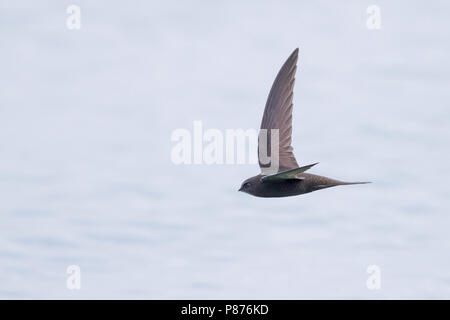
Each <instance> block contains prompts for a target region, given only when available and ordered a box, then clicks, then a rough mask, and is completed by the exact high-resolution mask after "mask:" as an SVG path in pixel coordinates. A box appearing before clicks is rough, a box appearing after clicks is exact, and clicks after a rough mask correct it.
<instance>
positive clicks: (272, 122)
mask: <svg viewBox="0 0 450 320" xmlns="http://www.w3.org/2000/svg"><path fill="white" fill-rule="evenodd" d="M297 59H298V48H297V49H295V50H294V52H293V53H292V54H291V55H290V56H289V58H288V59H287V60H286V62H285V63H284V65H283V66H282V67H281V70H280V71H279V72H278V75H277V77H276V78H275V81H274V83H273V85H272V88H271V89H270V93H269V97H268V98H267V102H266V107H265V109H264V115H263V118H262V121H261V129H266V130H267V131H266V130H260V135H261V133H262V132H264V134H265V133H266V132H267V139H263V141H264V140H265V141H264V142H262V141H261V139H260V141H259V144H258V159H259V166H260V167H261V171H262V172H263V173H264V172H265V169H267V168H269V167H270V163H268V164H265V163H264V161H262V159H261V150H264V151H262V152H265V153H263V154H265V155H268V156H269V157H270V156H271V129H278V130H279V131H278V133H279V168H278V172H281V171H286V170H290V169H294V168H298V164H297V161H296V160H295V156H294V152H293V149H292V146H291V135H292V107H293V104H292V98H293V90H294V82H295V71H296V70H297ZM262 144H263V145H262ZM264 148H265V149H264ZM265 150H267V151H265Z"/></svg>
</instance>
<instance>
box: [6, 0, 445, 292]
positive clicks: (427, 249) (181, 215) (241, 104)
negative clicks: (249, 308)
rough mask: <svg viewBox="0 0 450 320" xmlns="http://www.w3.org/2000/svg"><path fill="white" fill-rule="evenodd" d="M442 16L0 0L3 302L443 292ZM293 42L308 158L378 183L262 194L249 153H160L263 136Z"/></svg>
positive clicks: (363, 5) (300, 149)
mask: <svg viewBox="0 0 450 320" xmlns="http://www.w3.org/2000/svg"><path fill="white" fill-rule="evenodd" d="M71 4H75V5H78V6H79V7H80V9H81V29H80V30H76V29H74V30H70V29H68V28H67V26H66V20H67V18H68V17H69V14H68V13H67V12H66V10H67V7H68V6H69V5H71ZM373 4H375V5H377V6H378V7H379V8H380V13H381V29H379V30H371V29H368V27H367V26H366V21H367V19H368V18H369V15H368V14H367V13H366V10H367V8H368V6H369V5H373ZM449 10H450V4H449V3H448V2H445V1H433V2H432V3H428V2H421V1H395V3H394V2H392V1H375V2H373V1H370V2H369V1H356V0H355V1H345V3H337V2H334V1H318V2H315V3H314V4H313V3H307V2H300V1H246V2H242V1H184V2H180V1H164V2H163V1H159V2H156V1H131V2H129V3H126V4H125V3H123V2H111V1H95V2H94V1H82V0H78V1H74V2H69V1H31V0H30V1H21V0H19V1H12V0H2V1H1V2H0V48H1V49H0V70H1V71H0V73H1V76H0V298H3V299H12V298H16V299H30V298H35V299H44V298H61V299H91V298H95V299H101V298H104V299H108V298H113V299H116V298H117V299H119V298H121V299H129V298H137V299H170V298H172V299H192V298H196V299H197V298H198V299H230V298H234V299H303V298H306V299H315V298H337V299H346V298H358V299H379V298H387V299H394V298H399V299H404V298H413V299H428V298H438V299H442V298H447V299H448V298H450V256H449V252H450V232H449V231H448V230H449V228H450V212H449V209H450V200H449V187H448V179H449V178H450V174H449V173H450V170H449V160H450V159H449V155H450V151H449V142H450V132H449V125H450V110H449V102H448V101H449V100H450V91H449V84H450V82H449V72H450V61H449V59H448V56H449V49H450V42H449V41H448V40H449V38H450V22H449V15H448V12H449ZM296 47H299V48H300V55H299V64H298V72H297V80H296V87H295V91H294V114H293V117H294V118H293V147H294V151H295V154H296V157H297V160H298V162H299V164H300V165H305V164H310V163H313V162H320V164H319V165H317V166H316V167H314V168H313V169H312V170H311V172H312V173H316V174H320V175H326V176H329V177H331V178H336V179H341V180H346V181H352V180H369V181H373V182H374V183H373V184H371V185H364V186H347V187H339V188H330V189H327V190H323V191H320V192H315V193H311V194H307V195H302V196H298V197H292V198H284V199H261V198H254V197H251V196H249V195H247V194H243V193H239V192H237V189H238V188H239V186H240V184H241V182H242V181H243V180H244V179H246V178H247V177H250V176H253V175H255V174H257V173H258V172H259V168H258V166H257V165H178V166H177V165H174V164H173V163H172V161H171V158H170V153H171V149H172V147H173V146H174V144H175V143H174V142H172V141H171V134H172V132H173V131H174V130H175V129H177V128H186V129H188V130H192V125H193V121H194V120H201V121H202V123H203V126H204V128H205V129H208V128H218V129H221V130H225V129H228V128H231V129H235V128H236V129H237V128H242V129H247V128H257V127H258V126H259V124H260V121H261V117H262V113H263V108H264V104H265V100H266V98H267V95H268V92H269V89H270V87H271V85H272V82H273V80H274V78H275V76H276V74H277V72H278V70H279V68H280V67H281V65H282V64H283V62H284V61H285V59H286V58H287V57H288V56H289V54H290V53H291V52H292V51H293V50H294V49H295V48H296ZM69 265H78V266H79V267H80V268H81V289H80V290H69V289H68V288H67V286H66V281H67V279H68V277H69V275H68V274H67V273H66V269H67V267H68V266H69ZM370 265H377V266H379V268H380V270H381V288H380V289H379V290H369V289H368V287H367V285H366V281H367V279H368V278H369V276H370V275H369V274H368V273H367V272H366V270H367V267H368V266H370Z"/></svg>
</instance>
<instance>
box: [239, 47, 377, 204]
mask: <svg viewBox="0 0 450 320" xmlns="http://www.w3.org/2000/svg"><path fill="white" fill-rule="evenodd" d="M297 59H298V48H297V49H295V50H294V52H293V53H292V54H291V55H290V56H289V58H288V59H287V60H286V62H285V63H284V65H283V66H282V67H281V70H280V71H279V72H278V75H277V77H276V78H275V81H274V83H273V85H272V89H270V93H269V97H268V98H267V102H266V107H265V109H264V115H263V118H262V122H261V128H260V133H259V141H258V159H259V166H260V168H261V173H260V174H258V175H257V176H254V177H251V178H248V179H247V180H245V181H244V182H243V183H242V185H241V188H240V189H239V191H243V192H246V193H248V194H251V195H253V196H256V197H267V198H269V197H289V196H296V195H299V194H303V193H308V192H312V191H316V190H321V189H325V188H329V187H335V186H341V185H348V184H363V183H369V182H343V181H339V180H334V179H330V178H327V177H322V176H318V175H315V174H309V173H305V171H306V170H308V169H310V168H311V167H312V166H314V165H316V164H317V163H314V164H311V165H307V166H303V167H299V166H298V164H297V160H295V156H294V153H293V149H292V146H291V135H292V106H293V104H292V97H293V90H294V82H295V71H296V70H297ZM277 135H278V137H277ZM274 147H275V150H274V151H275V152H272V149H273V148H274ZM276 149H278V153H276ZM277 155H278V156H277ZM269 158H270V161H267V160H268V159H269ZM277 160H278V161H277Z"/></svg>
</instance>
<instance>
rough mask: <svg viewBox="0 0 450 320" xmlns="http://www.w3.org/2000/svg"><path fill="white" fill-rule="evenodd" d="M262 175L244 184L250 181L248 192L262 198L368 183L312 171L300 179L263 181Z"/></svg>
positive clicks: (302, 174) (299, 176)
mask: <svg viewBox="0 0 450 320" xmlns="http://www.w3.org/2000/svg"><path fill="white" fill-rule="evenodd" d="M262 177H264V175H261V174H259V175H257V176H254V177H251V178H250V179H247V180H246V181H244V184H245V183H250V186H249V187H248V189H247V190H246V192H247V193H250V194H251V195H253V196H256V197H261V198H280V197H291V196H298V195H300V194H304V193H309V192H313V191H317V190H321V189H325V188H330V187H335V186H341V185H348V184H363V183H367V182H343V181H339V180H334V179H330V178H327V177H323V176H319V175H316V174H311V173H301V174H299V175H298V179H287V180H283V181H279V182H271V183H267V182H266V183H261V182H260V180H261V178H262ZM239 191H244V190H239Z"/></svg>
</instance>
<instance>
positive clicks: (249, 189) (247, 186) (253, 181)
mask: <svg viewBox="0 0 450 320" xmlns="http://www.w3.org/2000/svg"><path fill="white" fill-rule="evenodd" d="M260 179H261V177H260V176H254V177H251V178H248V179H247V180H245V181H244V182H242V184H241V187H240V188H239V190H238V191H242V192H245V193H249V194H254V193H255V191H256V189H257V188H258V186H259V184H260V183H261V182H260Z"/></svg>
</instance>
